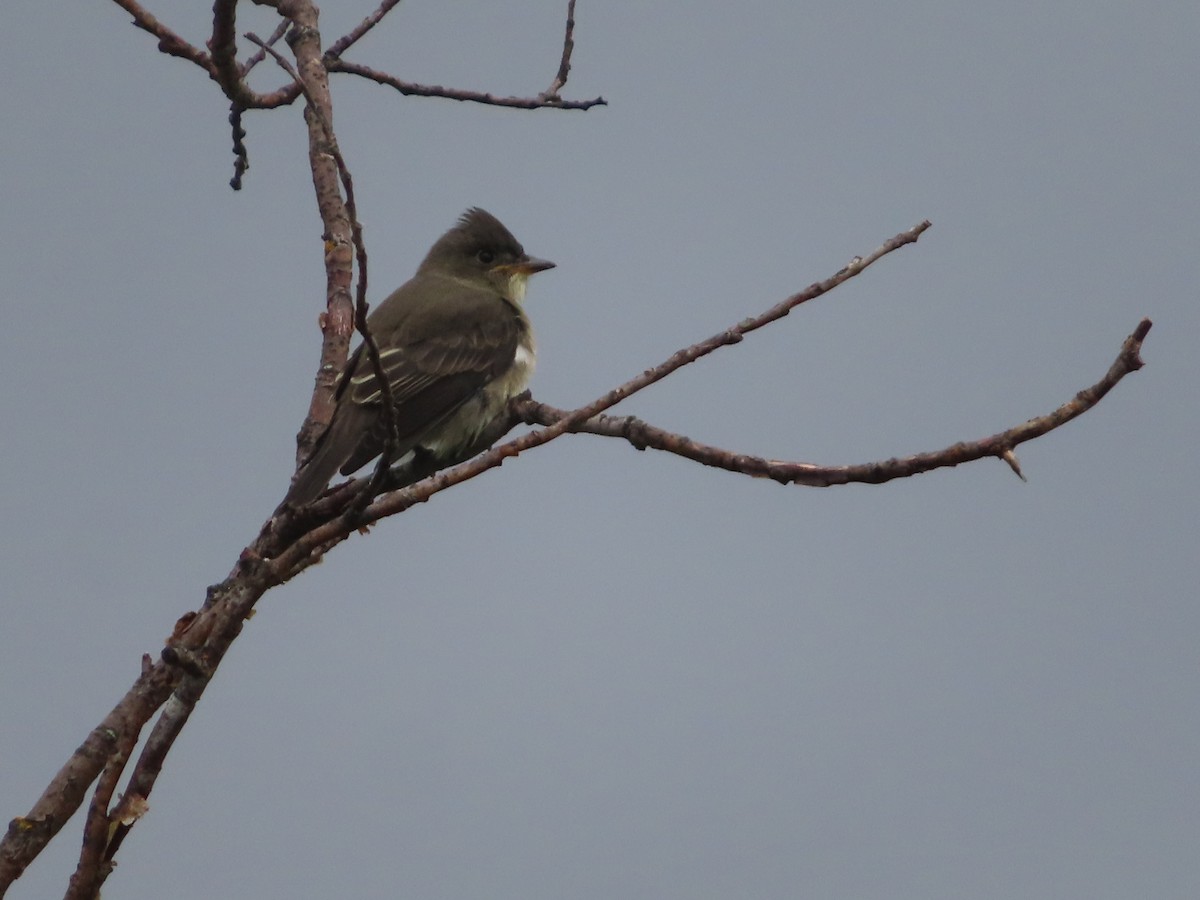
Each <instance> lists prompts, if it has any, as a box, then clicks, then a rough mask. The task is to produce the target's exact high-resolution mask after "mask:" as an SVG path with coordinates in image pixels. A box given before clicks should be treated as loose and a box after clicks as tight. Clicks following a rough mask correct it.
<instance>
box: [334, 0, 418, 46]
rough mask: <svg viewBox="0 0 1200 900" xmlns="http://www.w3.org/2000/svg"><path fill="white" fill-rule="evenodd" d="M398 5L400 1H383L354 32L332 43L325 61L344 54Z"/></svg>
mask: <svg viewBox="0 0 1200 900" xmlns="http://www.w3.org/2000/svg"><path fill="white" fill-rule="evenodd" d="M399 5H400V0H383V2H382V3H380V4H379V8H378V9H376V10H375V12H373V13H371V14H370V15H369V16H367V17H366V18H365V19H363V20H362V21H361V22H359V23H358V25H356V26H355V28H354V30H353V31H351V32H350V33H349V34H345V35H342V37H340V38H338V39H337V40H336V41H334V42H333V43H332V44H331V45H330V47H329V49H328V50H326V51H325V59H326V60H329V59H330V58H337V57H339V56H341V55H342V54H343V53H345V52H346V50H347V49H349V48H350V46H351V45H352V44H354V43H356V42H357V41H358V39H359V38H361V37H362V36H363V35H364V34H366V33H367V32H368V31H370V30H371V29H372V28H374V27H375V26H376V25H378V24H379V22H380V20H381V19H382V18H383V17H384V16H386V15H387V14H388V13H390V12H391V11H392V9H393V8H395V7H396V6H399Z"/></svg>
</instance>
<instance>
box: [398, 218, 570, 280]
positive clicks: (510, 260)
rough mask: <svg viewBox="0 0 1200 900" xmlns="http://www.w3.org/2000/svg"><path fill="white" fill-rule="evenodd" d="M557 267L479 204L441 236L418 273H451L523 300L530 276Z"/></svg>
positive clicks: (451, 275)
mask: <svg viewBox="0 0 1200 900" xmlns="http://www.w3.org/2000/svg"><path fill="white" fill-rule="evenodd" d="M553 268H554V263H552V262H550V261H549V260H545V259H538V258H537V257H536V256H530V255H529V254H528V253H526V252H525V248H524V247H522V246H521V242H520V241H518V240H517V239H516V238H515V237H513V235H512V232H511V231H509V230H508V229H507V228H505V227H504V225H502V224H501V222H500V220H499V219H497V218H496V217H495V216H493V215H492V214H491V213H489V212H487V211H486V210H482V209H479V208H478V207H475V208H473V209H468V210H467V211H466V212H465V213H463V214H462V216H460V217H459V220H458V222H457V223H456V224H455V226H454V227H453V228H451V229H450V230H449V231H447V232H446V233H445V234H443V235H442V236H441V237H440V238H439V239H438V241H437V243H436V244H434V245H433V248H432V249H431V250H430V251H429V253H428V254H427V255H426V257H425V261H424V262H422V263H421V267H420V268H419V269H418V270H417V273H418V274H422V273H425V274H428V273H432V272H436V273H438V274H442V275H448V276H450V277H451V278H456V279H458V280H460V281H467V282H471V283H473V284H477V285H479V286H481V287H489V288H490V289H492V290H494V291H496V292H497V293H499V294H502V295H503V296H505V297H507V298H509V299H510V300H514V301H516V302H518V303H520V302H521V301H522V300H524V299H525V284H526V282H527V281H528V279H529V276H530V275H534V274H536V273H538V272H544V271H545V270H546V269H553Z"/></svg>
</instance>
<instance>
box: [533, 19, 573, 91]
mask: <svg viewBox="0 0 1200 900" xmlns="http://www.w3.org/2000/svg"><path fill="white" fill-rule="evenodd" d="M574 50H575V0H567V32H566V35H565V36H564V37H563V51H562V59H560V60H559V62H558V72H557V73H556V74H555V76H554V80H553V81H552V82H550V87H548V88H546V90H544V91H542V92H541V93H540V94H538V99H539V100H558V101H561V98H560V97H559V92H560V91H561V90H562V89H563V86H564V85H565V84H566V83H567V76H568V75H570V74H571V53H572V52H573V51H574Z"/></svg>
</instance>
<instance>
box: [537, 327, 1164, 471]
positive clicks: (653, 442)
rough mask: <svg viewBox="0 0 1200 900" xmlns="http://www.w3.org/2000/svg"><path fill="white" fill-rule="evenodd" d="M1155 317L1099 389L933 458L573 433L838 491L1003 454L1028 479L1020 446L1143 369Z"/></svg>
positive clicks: (647, 432) (638, 426) (629, 427)
mask: <svg viewBox="0 0 1200 900" xmlns="http://www.w3.org/2000/svg"><path fill="white" fill-rule="evenodd" d="M1150 325H1151V323H1150V320H1149V319H1143V320H1142V322H1141V323H1139V325H1138V327H1137V329H1136V330H1135V331H1134V332H1133V334H1131V335H1130V336H1129V337H1127V338H1126V339H1125V342H1124V344H1123V345H1122V347H1121V352H1120V353H1119V354H1118V356H1117V359H1116V361H1115V362H1114V363H1113V364H1112V366H1111V367H1110V368H1109V370H1108V372H1107V373H1105V375H1104V377H1103V378H1102V379H1100V381H1098V382H1096V384H1094V385H1092V386H1091V387H1089V388H1086V389H1085V390H1082V391H1080V392H1079V393H1078V394H1076V395H1075V397H1074V398H1072V399H1071V400H1070V401H1068V402H1067V403H1064V404H1063V405H1062V406H1060V407H1059V408H1058V409H1056V410H1054V411H1053V412H1050V413H1047V414H1046V415H1044V416H1038V417H1037V418H1034V419H1030V420H1029V421H1028V422H1025V423H1023V424H1021V425H1017V426H1015V427H1013V428H1009V429H1007V430H1006V431H1001V432H999V433H997V434H993V435H990V436H988V437H985V438H980V439H978V440H975V441H965V442H961V443H957V444H954V445H953V446H950V447H946V448H944V449H942V450H936V451H933V452H930V453H918V454H914V455H912V456H904V457H899V458H892V459H886V460H879V461H877V462H869V463H861V464H859V465H852V466H820V465H816V464H814V463H806V462H787V461H783V460H777V459H765V458H764V457H761V456H751V455H748V454H745V453H738V452H737V451H734V450H724V449H722V448H720V447H713V446H711V445H709V444H702V443H699V442H698V441H693V440H692V439H691V438H688V437H685V436H684V435H682V434H675V433H673V432H670V431H666V430H664V429H662V428H656V427H654V426H652V425H648V424H647V423H645V422H643V421H642V420H641V419H638V418H637V417H635V416H596V417H595V418H591V419H588V420H586V421H584V422H578V423H576V424H575V425H573V426H572V427H571V428H570V429H568V430H570V431H572V432H574V433H577V434H595V435H601V436H604V437H615V438H623V439H624V440H627V441H629V443H630V444H632V445H633V446H634V447H635V448H636V449H638V450H646V449H652V450H661V451H664V452H666V453H673V454H675V455H676V456H682V457H683V458H685V459H690V460H693V461H695V462H698V463H701V464H702V465H706V466H711V467H713V468H716V469H724V470H725V471H727V472H737V473H739V474H741V475H749V476H751V477H754V478H770V479H772V480H773V481H778V482H779V483H780V484H798V485H804V486H807V487H831V486H833V485H838V484H882V483H883V482H885V481H892V480H894V479H896V478H908V477H910V476H912V475H919V474H921V473H922V472H929V471H932V470H933V469H940V468H945V467H948V466H958V465H961V464H963V463H966V462H972V461H974V460H977V459H983V458H984V457H988V456H995V457H997V458H999V459H1002V460H1004V462H1006V463H1007V464H1008V465H1009V466H1010V467H1011V468H1012V470H1013V471H1014V472H1015V473H1016V474H1017V475H1018V476H1019V477H1020V478H1021V480H1022V481H1024V480H1025V476H1024V475H1023V474H1022V473H1021V467H1020V465H1019V464H1018V463H1017V459H1016V455H1015V454H1014V453H1013V448H1015V447H1017V446H1019V445H1020V444H1023V443H1025V442H1027V441H1031V440H1033V439H1034V438H1038V437H1041V436H1042V435H1044V434H1046V433H1047V432H1050V431H1053V430H1054V429H1056V428H1059V427H1061V426H1063V425H1065V424H1066V423H1067V422H1069V421H1071V420H1072V419H1074V418H1077V417H1078V416H1081V415H1083V414H1084V413H1085V412H1087V411H1088V410H1089V409H1091V408H1092V407H1093V406H1095V405H1096V404H1097V403H1099V402H1100V400H1101V398H1103V397H1104V395H1105V394H1107V393H1108V392H1109V391H1110V390H1112V389H1113V387H1115V386H1116V384H1117V382H1118V381H1120V380H1121V379H1122V378H1124V377H1125V376H1126V375H1128V374H1129V373H1131V372H1136V371H1137V370H1138V369H1140V368H1141V367H1142V361H1141V358H1140V356H1139V353H1140V351H1141V346H1142V341H1143V340H1144V339H1145V337H1146V334H1147V333H1148V332H1149V330H1150ZM514 405H515V408H516V412H517V414H518V415H519V416H520V417H521V420H522V421H523V422H525V423H526V424H528V425H553V424H555V423H556V422H559V421H562V420H563V419H565V418H567V417H568V416H570V415H571V413H570V411H569V410H564V409H556V408H554V407H553V406H548V405H547V404H545V403H537V402H534V401H533V400H519V401H517V402H516V403H515V404H514Z"/></svg>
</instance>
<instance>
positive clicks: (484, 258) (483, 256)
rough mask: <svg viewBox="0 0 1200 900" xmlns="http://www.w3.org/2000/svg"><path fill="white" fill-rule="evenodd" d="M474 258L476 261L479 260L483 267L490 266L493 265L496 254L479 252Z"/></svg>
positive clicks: (486, 251)
mask: <svg viewBox="0 0 1200 900" xmlns="http://www.w3.org/2000/svg"><path fill="white" fill-rule="evenodd" d="M475 258H476V259H477V260H479V261H480V262H481V263H483V264H484V265H485V266H490V265H491V264H492V263H494V262H495V261H496V254H495V253H493V252H492V251H491V250H480V251H479V252H478V253H476V254H475Z"/></svg>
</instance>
